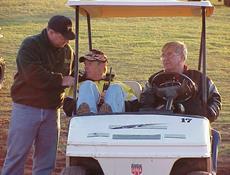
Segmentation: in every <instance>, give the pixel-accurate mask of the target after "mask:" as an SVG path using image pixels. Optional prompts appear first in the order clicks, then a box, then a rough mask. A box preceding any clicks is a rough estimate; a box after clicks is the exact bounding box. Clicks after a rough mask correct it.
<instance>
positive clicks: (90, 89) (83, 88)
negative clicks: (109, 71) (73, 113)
mask: <svg viewBox="0 0 230 175" xmlns="http://www.w3.org/2000/svg"><path fill="white" fill-rule="evenodd" d="M99 97H100V92H99V90H98V88H97V85H96V84H95V83H94V82H93V81H90V80H86V81H84V82H82V83H81V85H80V88H79V94H78V100H77V109H78V107H79V106H80V105H81V104H82V103H87V104H88V105H89V108H90V112H92V113H97V112H98V109H97V104H98V101H99ZM104 102H105V103H107V104H109V105H110V106H111V108H112V111H113V112H124V111H125V93H124V92H123V90H122V87H121V86H120V85H119V84H111V85H110V86H109V88H108V89H107V91H106V93H105V97H104Z"/></svg>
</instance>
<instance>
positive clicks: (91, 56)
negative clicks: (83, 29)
mask: <svg viewBox="0 0 230 175" xmlns="http://www.w3.org/2000/svg"><path fill="white" fill-rule="evenodd" d="M79 62H83V63H84V69H85V72H84V74H83V75H82V76H80V77H79V84H80V85H79V93H78V99H77V114H78V115H82V114H87V113H98V112H100V113H105V112H125V110H127V109H126V107H125V106H128V105H127V104H128V103H132V104H134V105H135V104H137V103H138V100H137V97H136V96H135V95H134V92H133V90H132V89H131V88H130V87H129V86H127V85H126V84H124V83H121V82H114V81H113V80H112V79H113V77H114V75H111V73H110V74H107V63H108V60H107V56H106V55H105V54H104V53H103V52H101V51H99V50H96V49H93V50H91V51H90V52H89V53H87V54H86V55H85V56H82V57H80V58H79ZM110 81H112V82H111V83H110ZM67 96H68V98H66V99H65V102H64V106H63V108H64V111H65V113H66V114H67V115H71V114H72V111H73V108H71V107H70V106H71V105H70V104H69V102H70V101H71V98H72V97H73V88H71V89H70V90H69V93H68V95H67ZM69 105H70V106H69ZM129 106H130V105H129Z"/></svg>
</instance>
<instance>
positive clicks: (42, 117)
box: [2, 103, 60, 175]
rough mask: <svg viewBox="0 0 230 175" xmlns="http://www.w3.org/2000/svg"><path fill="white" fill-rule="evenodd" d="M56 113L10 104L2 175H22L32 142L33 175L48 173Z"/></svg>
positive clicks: (51, 164)
mask: <svg viewBox="0 0 230 175" xmlns="http://www.w3.org/2000/svg"><path fill="white" fill-rule="evenodd" d="M59 131H60V112H59V110H55V109H40V108H34V107H31V106H27V105H22V104H18V103H13V109H12V116H11V121H10V126H9V134H8V148H7V155H6V158H5V162H4V165H3V169H2V175H23V174H24V164H25V161H26V158H27V155H28V153H29V151H30V148H31V147H32V145H33V146H34V154H33V173H32V174H33V175H50V174H51V173H52V171H53V169H54V167H55V159H56V150H57V143H58V136H59Z"/></svg>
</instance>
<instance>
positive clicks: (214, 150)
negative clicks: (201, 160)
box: [211, 128, 221, 173]
mask: <svg viewBox="0 0 230 175" xmlns="http://www.w3.org/2000/svg"><path fill="white" fill-rule="evenodd" d="M211 131H212V170H213V171H214V172H216V173H217V161H218V145H219V143H220V140H221V138H220V133H219V132H218V131H217V130H215V129H213V128H212V129H211Z"/></svg>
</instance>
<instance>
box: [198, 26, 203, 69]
mask: <svg viewBox="0 0 230 175" xmlns="http://www.w3.org/2000/svg"><path fill="white" fill-rule="evenodd" d="M202 39H203V30H202V31H201V35H200V53H199V64H198V70H199V71H200V72H201V71H202V70H201V65H202V59H201V58H202V43H203V41H202Z"/></svg>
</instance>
